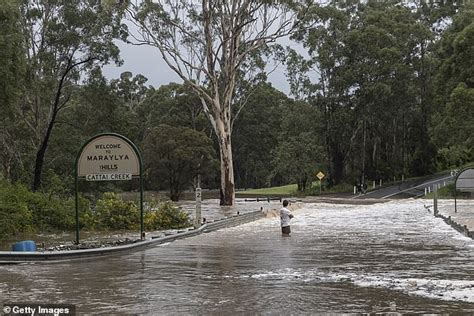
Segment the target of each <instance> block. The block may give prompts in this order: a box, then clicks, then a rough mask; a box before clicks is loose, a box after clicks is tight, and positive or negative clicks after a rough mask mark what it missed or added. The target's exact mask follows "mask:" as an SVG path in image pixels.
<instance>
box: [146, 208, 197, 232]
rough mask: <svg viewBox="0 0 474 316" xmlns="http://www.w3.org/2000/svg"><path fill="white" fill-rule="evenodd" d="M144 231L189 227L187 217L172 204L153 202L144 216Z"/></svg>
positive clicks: (189, 223)
mask: <svg viewBox="0 0 474 316" xmlns="http://www.w3.org/2000/svg"><path fill="white" fill-rule="evenodd" d="M144 217H145V218H144V225H145V229H146V230H159V229H178V228H185V227H189V226H191V221H190V219H189V215H188V214H187V213H186V212H184V211H183V210H182V209H180V208H178V207H176V206H175V205H174V204H173V202H171V201H167V202H162V203H158V202H156V201H153V202H152V203H151V204H150V210H148V211H147V212H146V213H145V215H144Z"/></svg>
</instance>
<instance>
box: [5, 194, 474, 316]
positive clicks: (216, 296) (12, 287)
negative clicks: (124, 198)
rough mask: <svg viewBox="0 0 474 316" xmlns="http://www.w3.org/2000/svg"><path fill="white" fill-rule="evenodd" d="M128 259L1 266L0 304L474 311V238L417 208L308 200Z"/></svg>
mask: <svg viewBox="0 0 474 316" xmlns="http://www.w3.org/2000/svg"><path fill="white" fill-rule="evenodd" d="M291 226H292V231H293V232H292V236H291V237H289V238H285V237H282V236H281V234H280V228H279V221H278V219H276V218H267V219H263V220H259V221H256V222H253V223H249V224H246V225H242V226H239V227H234V228H229V229H224V230H221V231H217V232H212V233H208V234H204V235H200V236H196V237H192V238H189V239H184V240H179V241H176V242H174V243H170V244H166V245H161V246H158V247H155V248H151V249H147V250H144V251H140V252H134V253H131V254H128V255H124V256H110V257H106V258H100V259H97V260H90V259H88V260H87V261H71V262H63V263H54V264H26V265H10V266H0V304H1V303H5V302H47V303H65V304H75V305H77V311H78V312H79V313H104V314H111V313H115V314H117V313H119V314H121V313H139V314H182V313H184V314H196V313H205V314H208V313H224V312H234V313H235V312H242V313H272V314H283V313H295V314H300V313H313V312H339V313H341V312H394V311H396V312H403V313H408V312H412V313H413V312H416V313H421V312H423V313H440V312H464V313H474V253H473V252H474V242H473V241H472V240H471V239H467V238H464V237H462V236H461V235H459V234H458V233H457V232H455V231H454V230H453V229H452V228H450V227H449V226H447V225H446V224H444V222H442V221H441V220H440V219H435V218H433V217H432V214H430V213H428V212H427V211H426V209H425V208H424V207H423V201H420V200H408V201H392V202H388V203H384V204H375V205H332V204H323V203H319V204H307V205H306V206H305V208H303V209H300V210H297V211H295V219H294V220H293V221H292V225H291Z"/></svg>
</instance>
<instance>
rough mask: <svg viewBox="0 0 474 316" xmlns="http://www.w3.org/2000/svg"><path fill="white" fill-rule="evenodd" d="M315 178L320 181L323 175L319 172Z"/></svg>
mask: <svg viewBox="0 0 474 316" xmlns="http://www.w3.org/2000/svg"><path fill="white" fill-rule="evenodd" d="M316 177H318V179H319V180H322V179H323V178H324V177H325V174H324V173H322V172H321V171H319V172H318V174H317V175H316Z"/></svg>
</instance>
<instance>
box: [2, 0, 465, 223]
mask: <svg viewBox="0 0 474 316" xmlns="http://www.w3.org/2000/svg"><path fill="white" fill-rule="evenodd" d="M266 23H267V24H266ZM280 39H285V41H284V42H290V43H294V45H292V44H290V45H283V44H282V41H280ZM120 41H123V42H125V43H129V44H130V45H150V46H152V47H154V48H156V49H157V50H158V51H159V52H160V53H161V54H162V56H163V58H164V59H165V61H166V63H167V65H168V66H169V67H170V68H171V69H173V71H175V72H176V73H177V74H178V76H179V77H180V78H181V79H182V82H179V83H176V82H170V83H169V84H166V85H162V86H158V87H154V86H151V85H149V84H147V81H148V80H147V78H146V77H145V76H143V75H142V74H139V73H133V72H132V71H124V72H123V73H122V74H121V76H120V77H119V78H114V79H109V78H106V77H105V76H104V74H103V72H102V68H103V67H104V65H107V64H113V63H115V64H116V65H118V66H119V65H121V64H122V63H123V60H122V59H121V57H120V49H119V46H118V43H119V42H120ZM295 47H302V49H295ZM150 62H151V63H153V60H150ZM270 62H271V63H273V64H275V63H279V64H280V65H282V66H284V68H285V69H286V70H285V74H286V77H287V80H288V82H289V85H290V93H289V94H288V95H287V94H285V93H284V92H281V91H278V90H277V89H275V88H274V87H273V86H272V84H271V82H269V81H268V74H269V72H271V69H270V67H268V65H269V64H270ZM0 64H1V66H0V120H1V123H0V129H1V131H0V146H1V147H0V184H1V185H0V202H1V204H0V213H2V220H1V221H3V222H2V223H0V226H5V225H7V224H6V223H7V222H8V223H13V222H15V223H18V221H19V220H18V219H17V217H18V216H19V217H18V218H25V217H21V216H20V215H18V212H20V211H21V210H20V209H19V208H18V205H20V204H18V203H19V202H18V201H17V200H15V201H16V202H12V199H13V198H12V197H15V198H14V199H19V200H21V199H22V198H21V197H20V196H19V194H16V193H14V192H23V193H22V196H31V195H35V194H41V198H33V199H30V200H28V201H26V202H25V203H24V204H21V205H22V207H21V209H24V211H25V212H27V211H29V212H30V213H29V214H30V215H28V216H30V217H31V216H33V217H34V216H37V215H34V213H35V212H36V214H38V213H41V212H43V213H44V210H45V209H57V207H55V206H52V205H53V204H54V203H63V202H64V201H66V200H68V199H71V197H72V196H73V194H74V192H73V189H74V162H75V158H76V155H77V152H78V150H79V149H80V148H81V146H82V145H83V144H84V142H86V141H87V140H88V139H90V138H91V137H93V136H94V135H97V134H99V133H103V132H114V133H119V134H121V135H124V136H125V137H127V138H129V139H130V140H131V141H133V142H134V143H135V144H136V145H137V147H138V148H139V149H140V151H141V153H142V156H143V159H144V164H145V188H146V190H153V191H155V190H164V191H167V192H169V196H170V199H171V200H173V201H177V200H179V199H180V198H181V196H182V193H183V192H184V191H186V190H192V189H193V188H194V186H195V184H196V179H197V177H198V176H200V178H201V186H202V187H203V188H205V189H214V190H219V189H220V191H221V204H232V203H233V201H234V200H233V199H234V197H235V189H248V188H263V187H271V186H276V185H284V184H289V183H296V184H297V185H298V190H299V191H301V192H305V191H306V192H309V191H310V189H311V183H312V182H313V181H315V179H316V173H317V172H318V171H323V172H324V173H325V175H326V178H325V188H341V189H343V188H345V187H347V186H352V185H354V184H356V183H366V182H369V181H377V182H378V181H380V180H383V181H384V182H388V181H393V180H399V179H401V178H402V177H403V178H405V179H406V178H409V177H418V176H422V175H426V174H430V173H435V172H438V171H442V170H446V169H449V168H456V167H459V166H462V165H463V164H466V163H469V162H472V161H473V160H474V159H473V158H474V151H473V148H474V146H473V145H474V137H473V135H474V4H472V3H470V2H469V1H465V2H459V1H456V2H452V1H419V0H414V1H390V0H387V1H370V0H369V1H351V0H348V1H328V2H317V1H289V0H282V1H237V0H235V1H221V0H218V1H212V2H209V1H207V0H204V1H201V2H195V1H184V0H181V1H167V0H164V1H111V0H110V1H97V0H68V1H66V0H0ZM136 189H137V185H136V183H135V182H114V183H107V184H101V185H98V184H97V183H81V192H84V193H87V192H93V191H97V190H99V191H101V192H106V191H117V190H119V191H130V190H136ZM15 194H16V195H15ZM38 199H39V200H41V203H39V202H38ZM84 199H85V198H84ZM31 200H35V201H36V202H35V203H36V204H35V203H33V204H35V205H36V206H35V207H32V206H31V205H32V202H31ZM17 202H18V203H17ZM15 203H17V204H15ZM38 204H42V205H43V204H44V205H48V207H44V208H42V207H39V206H38ZM61 207H62V208H63V209H64V212H68V211H67V209H68V207H69V206H66V205H63V206H61ZM37 209H41V210H42V211H41V212H40V211H35V210H37ZM52 212H54V211H52ZM43 213H41V214H43ZM25 214H26V213H25ZM31 214H33V215H31ZM43 215H44V214H43ZM43 215H42V216H43ZM25 216H26V215H25ZM28 216H26V217H28ZM46 216H47V215H46ZM59 217H60V216H59ZM38 220H39V219H38ZM58 221H59V219H58ZM9 225H10V224H9ZM28 225H30V224H28ZM67 225H68V224H65V226H67ZM20 226H21V225H20ZM53 226H54V225H53ZM18 229H20V228H18ZM20 230H21V229H20Z"/></svg>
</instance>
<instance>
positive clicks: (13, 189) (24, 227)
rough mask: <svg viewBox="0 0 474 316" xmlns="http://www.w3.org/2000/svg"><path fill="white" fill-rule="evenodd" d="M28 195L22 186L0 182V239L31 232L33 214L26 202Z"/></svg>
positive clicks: (29, 193)
mask: <svg viewBox="0 0 474 316" xmlns="http://www.w3.org/2000/svg"><path fill="white" fill-rule="evenodd" d="M29 195H31V192H29V191H28V190H27V189H26V187H24V186H22V185H11V184H9V183H7V182H6V181H0V239H2V238H5V237H8V236H11V235H15V234H18V233H22V232H31V231H33V225H32V222H33V214H32V212H31V209H30V208H29V207H28V203H27V200H26V198H27V197H28V196H29ZM25 197H26V198H25Z"/></svg>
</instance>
